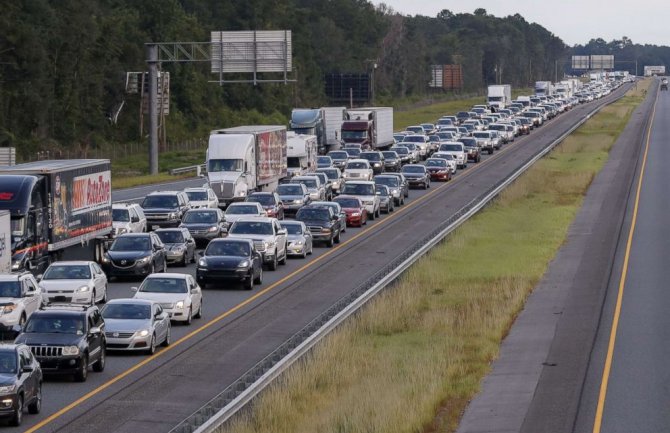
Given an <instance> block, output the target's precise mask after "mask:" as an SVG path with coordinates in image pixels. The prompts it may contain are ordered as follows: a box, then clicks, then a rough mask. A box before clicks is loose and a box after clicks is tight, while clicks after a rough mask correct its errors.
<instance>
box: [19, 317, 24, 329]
mask: <svg viewBox="0 0 670 433" xmlns="http://www.w3.org/2000/svg"><path fill="white" fill-rule="evenodd" d="M25 324H26V313H21V317H20V318H19V326H20V327H21V328H23V326H24V325H25Z"/></svg>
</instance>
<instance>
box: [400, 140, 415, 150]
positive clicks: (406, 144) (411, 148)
mask: <svg viewBox="0 0 670 433" xmlns="http://www.w3.org/2000/svg"><path fill="white" fill-rule="evenodd" d="M403 146H405V147H406V148H407V149H409V150H416V144H414V143H409V142H407V141H404V142H403Z"/></svg>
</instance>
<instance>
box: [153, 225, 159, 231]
mask: <svg viewBox="0 0 670 433" xmlns="http://www.w3.org/2000/svg"><path fill="white" fill-rule="evenodd" d="M159 228H161V226H157V225H153V226H151V230H158V229H159Z"/></svg>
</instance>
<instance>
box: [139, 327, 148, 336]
mask: <svg viewBox="0 0 670 433" xmlns="http://www.w3.org/2000/svg"><path fill="white" fill-rule="evenodd" d="M137 335H139V336H140V337H146V336H147V335H149V330H148V329H143V330H141V331H140V332H138V333H137Z"/></svg>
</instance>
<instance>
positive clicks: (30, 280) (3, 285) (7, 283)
mask: <svg viewBox="0 0 670 433" xmlns="http://www.w3.org/2000/svg"><path fill="white" fill-rule="evenodd" d="M42 302H43V301H42V290H41V289H40V288H39V286H38V284H37V281H36V280H35V277H33V276H32V274H31V273H29V272H24V273H22V274H0V305H1V306H0V325H2V326H3V327H5V328H8V329H9V328H11V327H12V326H14V325H21V326H23V325H24V324H25V323H26V320H28V318H29V317H30V315H31V314H33V312H34V311H35V310H37V309H39V308H40V306H41V305H42Z"/></svg>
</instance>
